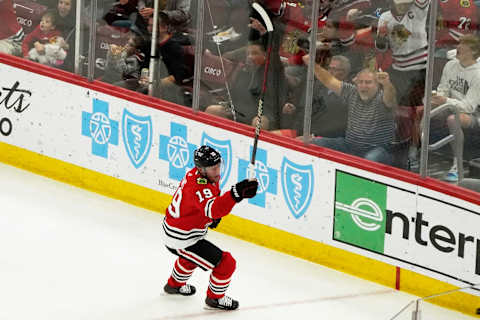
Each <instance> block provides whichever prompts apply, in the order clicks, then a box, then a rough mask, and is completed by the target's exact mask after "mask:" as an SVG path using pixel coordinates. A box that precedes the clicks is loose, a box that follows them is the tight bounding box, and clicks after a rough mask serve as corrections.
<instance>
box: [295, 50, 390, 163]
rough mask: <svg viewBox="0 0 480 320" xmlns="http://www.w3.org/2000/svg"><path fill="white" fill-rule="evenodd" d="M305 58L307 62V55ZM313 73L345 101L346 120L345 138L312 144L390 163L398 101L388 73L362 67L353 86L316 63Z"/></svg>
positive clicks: (313, 141)
mask: <svg viewBox="0 0 480 320" xmlns="http://www.w3.org/2000/svg"><path fill="white" fill-rule="evenodd" d="M304 61H305V63H308V56H305V57H304ZM315 76H316V77H317V79H318V80H320V82H322V83H323V84H324V85H325V86H326V87H327V88H328V89H330V90H332V91H333V92H334V93H335V94H337V95H338V96H339V97H340V98H341V99H342V100H343V101H344V102H345V103H346V104H347V106H348V120H347V129H346V131H345V137H337V138H314V139H313V140H312V143H314V144H316V145H319V146H322V147H328V148H332V149H335V150H338V151H341V152H345V153H349V154H353V155H356V156H360V157H363V158H365V159H368V160H372V161H377V162H381V163H384V164H391V163H392V155H391V153H390V152H389V149H390V144H391V143H392V142H393V137H394V127H395V126H394V120H393V119H394V116H393V109H394V108H396V106H397V100H396V92H395V88H394V87H393V85H392V83H391V81H390V79H389V75H388V73H386V72H373V71H370V70H368V69H364V70H362V71H360V72H359V73H358V74H357V75H356V77H355V78H354V79H353V82H354V84H355V85H352V84H349V83H347V82H345V81H340V80H338V79H336V78H335V77H334V76H333V75H332V74H331V73H329V72H328V71H327V70H325V69H324V68H322V67H321V66H320V65H319V64H315ZM380 85H381V86H382V87H383V88H381V87H380Z"/></svg>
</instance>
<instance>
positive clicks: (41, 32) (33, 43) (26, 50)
mask: <svg viewBox="0 0 480 320" xmlns="http://www.w3.org/2000/svg"><path fill="white" fill-rule="evenodd" d="M60 36H61V33H60V31H59V30H57V28H56V24H55V14H54V13H52V12H46V13H45V14H44V15H43V16H42V19H41V20H40V24H39V25H38V26H37V27H36V28H35V29H34V30H33V31H32V32H31V33H30V34H29V35H27V36H26V37H25V40H24V41H23V44H22V51H23V56H24V57H25V58H29V56H30V51H31V50H35V51H36V54H34V53H33V52H32V55H34V56H35V55H37V56H42V55H45V45H46V44H49V43H50V41H51V39H56V38H57V37H60Z"/></svg>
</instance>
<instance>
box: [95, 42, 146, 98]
mask: <svg viewBox="0 0 480 320" xmlns="http://www.w3.org/2000/svg"><path fill="white" fill-rule="evenodd" d="M141 42H142V40H141V38H140V37H139V36H137V35H134V34H130V36H129V38H128V42H127V44H126V45H125V46H124V47H122V46H117V45H114V44H111V45H110V48H109V50H108V52H107V61H106V65H105V75H104V77H103V79H102V80H103V81H105V82H108V83H112V84H114V85H117V86H120V87H123V88H127V89H130V90H136V89H137V88H138V80H140V64H141V62H142V61H143V59H144V58H145V55H144V54H143V53H142V52H141V51H140V50H139V48H140V47H141Z"/></svg>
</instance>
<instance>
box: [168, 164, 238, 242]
mask: <svg viewBox="0 0 480 320" xmlns="http://www.w3.org/2000/svg"><path fill="white" fill-rule="evenodd" d="M235 203H236V202H235V200H233V198H232V195H231V194H230V191H228V192H225V193H224V194H223V195H220V188H219V186H218V184H217V183H210V182H208V180H207V179H205V178H203V177H202V176H201V175H200V173H199V172H198V169H197V168H193V169H191V170H190V171H189V172H188V173H187V175H186V176H185V177H184V178H183V179H182V181H181V182H180V186H179V187H178V189H177V190H176V191H175V193H174V195H173V199H172V202H171V203H170V205H169V206H168V208H167V212H166V215H165V219H164V220H163V226H162V227H163V239H164V242H165V245H166V246H167V247H169V248H172V249H183V248H186V247H188V246H191V245H193V244H195V243H196V242H197V241H199V240H201V239H203V238H204V237H205V236H206V234H207V231H208V226H209V225H210V224H211V223H212V219H218V218H221V217H223V216H226V215H227V214H228V213H229V212H230V211H231V210H232V208H233V206H234V205H235Z"/></svg>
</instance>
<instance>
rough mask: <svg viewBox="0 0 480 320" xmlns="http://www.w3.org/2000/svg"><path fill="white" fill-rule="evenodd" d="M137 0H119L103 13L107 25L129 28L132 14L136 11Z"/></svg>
mask: <svg viewBox="0 0 480 320" xmlns="http://www.w3.org/2000/svg"><path fill="white" fill-rule="evenodd" d="M137 3H138V0H119V1H118V2H116V3H115V4H114V5H113V7H112V8H110V10H109V11H108V12H107V13H106V14H105V15H104V17H103V19H104V20H105V22H106V23H107V24H108V25H112V26H118V27H127V28H130V26H131V24H132V21H133V20H132V15H133V14H134V13H137V12H138V11H137Z"/></svg>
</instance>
